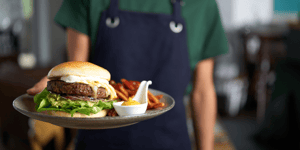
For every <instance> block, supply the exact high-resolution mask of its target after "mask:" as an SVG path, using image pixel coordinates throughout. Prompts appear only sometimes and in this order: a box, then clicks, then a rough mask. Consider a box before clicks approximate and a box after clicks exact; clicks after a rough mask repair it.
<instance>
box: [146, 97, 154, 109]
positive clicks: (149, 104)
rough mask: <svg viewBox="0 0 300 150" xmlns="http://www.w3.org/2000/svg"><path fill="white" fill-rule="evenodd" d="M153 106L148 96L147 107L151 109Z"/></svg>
mask: <svg viewBox="0 0 300 150" xmlns="http://www.w3.org/2000/svg"><path fill="white" fill-rule="evenodd" d="M153 106H154V103H152V102H151V101H150V100H149V98H148V107H147V109H152V108H153Z"/></svg>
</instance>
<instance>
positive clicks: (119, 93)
mask: <svg viewBox="0 0 300 150" xmlns="http://www.w3.org/2000/svg"><path fill="white" fill-rule="evenodd" d="M115 91H116V93H117V96H118V97H119V98H120V99H122V100H124V101H128V98H127V97H126V96H125V95H124V94H123V93H122V92H120V91H118V90H115Z"/></svg>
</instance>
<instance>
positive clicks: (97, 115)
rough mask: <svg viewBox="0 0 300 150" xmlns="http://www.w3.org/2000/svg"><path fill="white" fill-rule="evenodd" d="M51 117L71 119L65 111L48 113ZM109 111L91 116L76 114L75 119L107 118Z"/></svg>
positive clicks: (104, 110)
mask: <svg viewBox="0 0 300 150" xmlns="http://www.w3.org/2000/svg"><path fill="white" fill-rule="evenodd" d="M47 112H48V114H49V115H52V116H60V117H71V114H70V113H66V112H64V111H53V110H51V111H47ZM107 112H108V109H103V110H102V111H100V112H98V113H97V114H93V113H91V114H90V115H85V114H82V113H78V112H77V113H74V114H73V117H75V118H96V117H105V116H106V115H107Z"/></svg>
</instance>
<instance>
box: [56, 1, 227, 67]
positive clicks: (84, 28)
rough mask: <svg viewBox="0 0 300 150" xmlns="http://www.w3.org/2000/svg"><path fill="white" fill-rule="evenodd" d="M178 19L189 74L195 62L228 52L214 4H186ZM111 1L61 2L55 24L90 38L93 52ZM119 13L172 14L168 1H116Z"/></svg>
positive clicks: (190, 2) (212, 2)
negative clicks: (184, 33) (183, 28)
mask: <svg viewBox="0 0 300 150" xmlns="http://www.w3.org/2000/svg"><path fill="white" fill-rule="evenodd" d="M184 2H185V5H184V6H182V9H181V15H182V17H183V18H184V20H185V22H186V29H187V44H188V51H189V57H190V66H191V70H193V68H195V66H196V64H197V62H198V61H200V60H203V59H206V58H210V57H214V56H217V55H220V54H224V53H226V52H227V51H228V47H227V40H226V36H225V33H224V30H223V28H222V24H221V19H220V16H219V12H218V7H217V4H216V2H215V0H185V1H184ZM109 4H110V0H64V2H63V3H62V6H61V8H60V9H59V11H58V13H57V14H56V17H55V21H56V22H57V23H58V24H60V25H61V26H62V27H64V28H66V27H70V28H73V29H75V30H77V31H79V32H81V33H84V34H86V35H88V36H89V37H90V38H91V44H92V45H91V51H93V50H94V46H95V42H96V37H97V31H98V27H99V22H100V17H101V12H102V11H104V10H106V9H108V8H109ZM119 9H120V10H126V11H135V12H143V13H158V14H172V10H173V8H172V3H171V0H119Z"/></svg>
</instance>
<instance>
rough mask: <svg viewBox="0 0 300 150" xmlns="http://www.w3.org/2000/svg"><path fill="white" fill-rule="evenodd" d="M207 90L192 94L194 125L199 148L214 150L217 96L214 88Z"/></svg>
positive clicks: (207, 88)
mask: <svg viewBox="0 0 300 150" xmlns="http://www.w3.org/2000/svg"><path fill="white" fill-rule="evenodd" d="M205 88H206V89H205V90H204V89H203V90H200V91H196V90H194V91H193V92H192V95H191V104H192V111H193V113H192V114H193V121H194V122H193V123H194V130H195V138H196V141H197V142H196V143H197V148H198V149H201V150H213V149H214V134H213V129H214V125H215V121H216V114H217V107H216V106H217V102H216V94H215V91H214V87H205Z"/></svg>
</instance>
